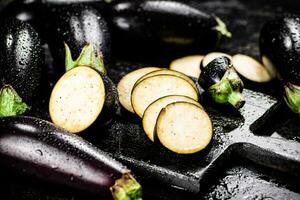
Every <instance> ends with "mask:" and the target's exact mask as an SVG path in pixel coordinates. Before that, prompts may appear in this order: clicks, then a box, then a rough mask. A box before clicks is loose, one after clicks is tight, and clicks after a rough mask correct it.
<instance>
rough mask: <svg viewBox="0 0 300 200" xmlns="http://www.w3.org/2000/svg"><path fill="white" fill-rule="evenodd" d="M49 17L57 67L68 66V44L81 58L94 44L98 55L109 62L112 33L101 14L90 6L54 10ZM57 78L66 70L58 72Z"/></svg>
mask: <svg viewBox="0 0 300 200" xmlns="http://www.w3.org/2000/svg"><path fill="white" fill-rule="evenodd" d="M50 16H51V17H49V20H50V21H49V27H50V28H48V30H49V33H50V34H49V40H48V44H49V47H50V50H51V53H52V56H53V57H54V63H55V65H56V66H64V63H65V46H64V43H66V44H67V45H68V46H69V47H70V50H71V52H72V57H73V58H77V57H78V56H79V55H80V53H81V51H82V49H83V47H84V46H86V45H87V44H92V45H93V48H94V50H95V54H97V55H99V57H103V59H104V62H105V63H107V62H108V59H109V54H110V33H109V31H108V27H107V24H106V22H105V20H104V19H103V18H102V16H101V15H100V13H99V12H98V11H97V10H96V9H94V8H92V7H90V6H87V5H71V6H66V7H65V6H63V7H62V8H61V9H54V11H53V10H52V11H51V14H50ZM54 70H55V71H56V73H57V75H58V76H59V75H61V74H63V73H64V70H65V69H64V68H63V67H61V68H59V67H57V68H56V69H54Z"/></svg>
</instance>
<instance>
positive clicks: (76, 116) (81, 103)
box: [49, 66, 106, 133]
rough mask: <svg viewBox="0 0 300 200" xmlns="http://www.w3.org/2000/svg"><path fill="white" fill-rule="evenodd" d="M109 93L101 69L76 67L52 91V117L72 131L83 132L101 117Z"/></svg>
mask: <svg viewBox="0 0 300 200" xmlns="http://www.w3.org/2000/svg"><path fill="white" fill-rule="evenodd" d="M105 96H106V95H105V86H104V82H103V79H102V77H101V74H100V73H99V72H97V71H96V70H94V69H92V68H90V67H84V66H80V67H75V68H74V69H72V70H70V71H68V72H66V73H65V74H64V75H63V76H62V77H61V78H60V79H59V81H58V82H57V83H56V85H55V87H54V89H53V91H52V93H51V97H50V102H49V112H50V116H51V119H52V121H53V122H54V124H56V125H57V126H59V127H61V128H63V129H65V130H67V131H69V132H72V133H78V132H81V131H83V130H85V129H87V128H88V127H89V126H90V125H92V124H93V123H94V122H95V121H96V119H97V118H98V117H99V115H100V113H101V111H102V108H103V105H104V102H105Z"/></svg>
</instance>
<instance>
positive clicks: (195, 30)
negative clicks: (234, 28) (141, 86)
mask: <svg viewBox="0 0 300 200" xmlns="http://www.w3.org/2000/svg"><path fill="white" fill-rule="evenodd" d="M107 20H108V23H109V24H110V26H111V27H110V28H111V30H112V37H113V42H114V43H113V47H114V49H113V50H121V49H122V51H121V52H120V53H123V54H124V53H126V52H127V53H132V52H138V53H145V52H148V51H149V52H150V55H151V54H153V53H155V52H158V51H159V50H162V52H163V53H166V52H168V51H164V49H165V48H168V49H169V50H171V51H172V50H175V51H177V52H178V51H183V50H191V49H197V51H199V50H205V51H207V50H209V49H213V48H215V47H216V46H217V45H218V44H219V42H220V40H222V39H223V38H228V37H231V33H230V32H229V31H228V30H227V28H226V25H225V24H224V23H223V22H222V21H221V19H220V18H218V17H216V16H212V15H210V14H207V13H205V12H203V11H201V10H198V9H196V8H194V7H191V6H190V5H188V4H185V3H183V2H178V1H166V0H156V1H153V0H141V1H120V2H116V3H113V4H112V5H111V11H110V16H109V17H107ZM145 46H146V47H147V48H145ZM123 49H126V51H123ZM128 49H130V51H128Z"/></svg>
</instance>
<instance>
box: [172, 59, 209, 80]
mask: <svg viewBox="0 0 300 200" xmlns="http://www.w3.org/2000/svg"><path fill="white" fill-rule="evenodd" d="M203 58H204V56H203V55H193V56H186V57H183V58H178V59H176V60H174V61H172V62H171V64H170V69H171V70H175V71H178V72H181V73H183V74H185V75H187V76H190V77H193V78H196V79H198V78H199V76H200V73H201V70H200V63H201V61H202V59H203Z"/></svg>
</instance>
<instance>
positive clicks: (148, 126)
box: [142, 95, 203, 142]
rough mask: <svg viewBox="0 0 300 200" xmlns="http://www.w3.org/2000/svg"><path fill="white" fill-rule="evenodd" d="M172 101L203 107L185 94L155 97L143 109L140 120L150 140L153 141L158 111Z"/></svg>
mask: <svg viewBox="0 0 300 200" xmlns="http://www.w3.org/2000/svg"><path fill="white" fill-rule="evenodd" d="M174 102H188V103H192V104H195V105H196V106H199V107H200V108H202V109H203V107H202V106H201V105H200V103H199V102H197V101H195V100H194V99H191V98H190V97H186V96H180V95H170V96H165V97H162V98H160V99H157V100H156V101H154V102H153V103H152V104H150V106H148V108H147V109H146V110H145V112H144V115H143V121H142V124H143V128H144V131H145V133H146V135H147V136H148V137H149V139H150V140H151V141H152V142H154V132H155V125H156V121H157V117H158V115H159V113H160V111H161V110H162V109H163V108H164V107H166V106H167V105H169V104H171V103H174Z"/></svg>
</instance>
